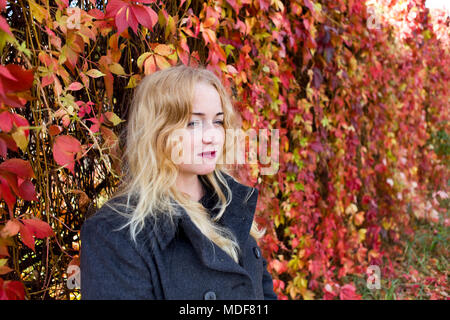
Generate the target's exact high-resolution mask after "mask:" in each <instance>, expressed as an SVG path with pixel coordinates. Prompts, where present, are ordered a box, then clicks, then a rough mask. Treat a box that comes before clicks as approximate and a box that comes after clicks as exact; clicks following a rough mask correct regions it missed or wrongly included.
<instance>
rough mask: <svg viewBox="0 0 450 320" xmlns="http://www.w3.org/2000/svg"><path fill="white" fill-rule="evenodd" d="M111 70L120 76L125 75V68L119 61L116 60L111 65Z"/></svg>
mask: <svg viewBox="0 0 450 320" xmlns="http://www.w3.org/2000/svg"><path fill="white" fill-rule="evenodd" d="M109 71H111V72H112V73H114V74H117V75H119V76H125V75H126V73H125V70H123V67H122V66H121V65H120V64H118V63H117V62H114V63H112V64H110V65H109Z"/></svg>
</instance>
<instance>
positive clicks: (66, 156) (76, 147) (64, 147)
mask: <svg viewBox="0 0 450 320" xmlns="http://www.w3.org/2000/svg"><path fill="white" fill-rule="evenodd" d="M80 151H81V143H80V141H78V140H77V139H75V138H74V137H71V136H57V137H56V138H55V143H54V145H53V158H54V159H55V161H56V163H57V164H59V165H60V166H66V167H67V169H69V171H70V172H72V174H75V172H74V164H75V160H74V156H75V154H76V153H77V152H80Z"/></svg>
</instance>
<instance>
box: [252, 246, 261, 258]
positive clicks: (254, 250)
mask: <svg viewBox="0 0 450 320" xmlns="http://www.w3.org/2000/svg"><path fill="white" fill-rule="evenodd" d="M253 252H254V253H255V257H256V258H257V259H259V258H261V251H259V248H258V247H254V248H253Z"/></svg>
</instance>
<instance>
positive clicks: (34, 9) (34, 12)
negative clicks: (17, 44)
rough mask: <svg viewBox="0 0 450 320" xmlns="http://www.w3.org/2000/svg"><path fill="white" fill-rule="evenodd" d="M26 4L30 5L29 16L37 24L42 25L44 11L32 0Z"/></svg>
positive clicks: (45, 14) (45, 15) (45, 16)
mask: <svg viewBox="0 0 450 320" xmlns="http://www.w3.org/2000/svg"><path fill="white" fill-rule="evenodd" d="M28 4H29V5H30V11H31V16H32V17H33V18H35V19H36V20H37V21H38V22H39V23H42V20H44V19H45V18H47V12H46V10H45V9H44V8H43V7H42V6H40V5H38V4H37V3H36V2H34V1H33V0H29V1H28Z"/></svg>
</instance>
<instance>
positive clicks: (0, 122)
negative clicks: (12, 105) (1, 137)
mask: <svg viewBox="0 0 450 320" xmlns="http://www.w3.org/2000/svg"><path fill="white" fill-rule="evenodd" d="M12 127H13V118H12V115H11V113H9V112H8V111H4V112H2V113H0V129H2V131H3V132H10V131H11V129H12Z"/></svg>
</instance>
